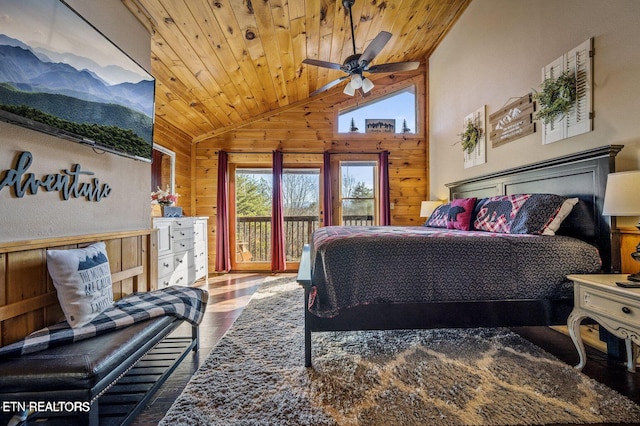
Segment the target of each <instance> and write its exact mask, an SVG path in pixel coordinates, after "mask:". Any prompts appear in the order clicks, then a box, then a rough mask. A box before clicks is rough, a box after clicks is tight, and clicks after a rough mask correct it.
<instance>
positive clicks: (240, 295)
mask: <svg viewBox="0 0 640 426" xmlns="http://www.w3.org/2000/svg"><path fill="white" fill-rule="evenodd" d="M287 276H291V277H294V276H295V274H279V275H268V274H251V273H245V274H227V275H223V276H220V277H213V278H210V279H209V284H208V286H207V289H208V291H209V303H208V307H207V312H206V314H205V317H204V319H203V321H202V323H201V325H200V349H199V350H198V352H197V353H194V354H193V355H191V356H188V357H187V358H186V359H185V360H184V361H183V362H182V363H181V364H180V366H178V368H177V369H176V370H175V371H174V372H173V374H172V375H171V377H169V379H168V380H167V381H166V382H165V383H164V385H163V386H162V387H161V388H160V389H159V390H158V392H157V393H156V394H155V395H154V397H153V398H152V400H151V402H150V403H149V404H148V405H147V407H145V408H144V410H143V411H142V412H141V413H140V414H139V415H138V416H137V417H136V419H135V420H134V422H133V425H137V426H150V425H157V424H158V422H159V421H160V420H161V419H162V418H163V417H164V415H165V413H166V412H167V410H168V409H169V407H171V404H172V403H173V401H174V400H175V399H176V398H177V397H178V395H180V393H181V392H182V389H183V388H184V386H185V385H186V384H187V382H188V381H189V379H190V378H191V376H192V375H193V373H194V372H195V371H196V370H197V369H198V366H199V365H200V363H201V362H202V361H204V359H205V358H206V357H207V355H208V354H209V352H210V351H211V349H212V348H213V347H214V346H215V345H216V343H217V342H218V340H220V338H221V337H222V336H223V335H224V334H225V333H226V332H227V330H228V329H229V328H230V327H231V325H232V324H233V322H234V321H235V319H236V318H237V317H238V316H239V315H240V314H241V313H242V310H243V309H244V307H245V306H246V304H247V303H248V302H249V300H250V298H251V295H252V294H253V293H254V292H255V291H256V290H257V289H258V287H259V286H260V284H262V283H263V282H264V281H265V280H271V279H277V278H281V277H287ZM301 291H302V290H301ZM513 330H514V331H515V332H517V333H518V334H520V335H521V336H523V337H524V338H526V339H527V340H529V341H531V342H533V343H534V344H536V345H538V346H540V347H541V348H543V349H545V350H546V351H547V352H549V353H551V354H553V355H554V356H556V357H557V358H559V359H560V360H562V361H564V362H566V363H568V364H569V365H575V364H577V363H578V354H577V352H576V350H575V348H574V346H573V343H572V342H571V339H570V338H569V337H568V336H566V335H564V334H562V333H559V332H557V331H555V330H552V329H551V328H548V327H521V328H514V329H513ZM176 332H181V333H185V335H189V333H190V328H188V327H185V328H184V330H180V329H179V330H177V331H176ZM587 359H588V361H587V365H586V367H585V368H584V370H583V372H584V373H585V374H586V375H588V376H589V377H591V378H593V379H595V380H597V381H599V382H601V383H603V384H605V385H607V386H609V387H610V388H612V389H614V390H616V391H618V392H620V393H621V394H623V395H625V396H627V397H629V398H630V399H631V400H633V401H634V402H636V403H637V404H640V370H639V371H638V373H635V374H633V373H629V372H627V370H626V367H625V365H624V364H623V363H622V362H614V361H610V360H608V359H607V357H606V355H604V354H603V353H601V352H599V351H597V350H595V349H591V348H588V349H587ZM301 362H302V361H301Z"/></svg>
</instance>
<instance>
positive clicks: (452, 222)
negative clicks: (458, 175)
mask: <svg viewBox="0 0 640 426" xmlns="http://www.w3.org/2000/svg"><path fill="white" fill-rule="evenodd" d="M476 200H477V198H475V197H474V198H457V199H455V200H453V201H451V207H450V208H449V212H448V214H447V228H449V229H459V230H461V231H468V230H470V229H471V217H472V215H473V207H474V206H475V204H476Z"/></svg>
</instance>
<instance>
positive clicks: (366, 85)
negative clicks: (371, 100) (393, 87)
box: [362, 77, 373, 93]
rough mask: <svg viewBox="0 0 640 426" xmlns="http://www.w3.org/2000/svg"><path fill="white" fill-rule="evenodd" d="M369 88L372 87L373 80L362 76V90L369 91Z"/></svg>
mask: <svg viewBox="0 0 640 426" xmlns="http://www.w3.org/2000/svg"><path fill="white" fill-rule="evenodd" d="M371 89H373V82H372V81H371V80H369V79H368V78H366V77H365V78H363V79H362V91H363V92H364V93H369V92H370V91H371Z"/></svg>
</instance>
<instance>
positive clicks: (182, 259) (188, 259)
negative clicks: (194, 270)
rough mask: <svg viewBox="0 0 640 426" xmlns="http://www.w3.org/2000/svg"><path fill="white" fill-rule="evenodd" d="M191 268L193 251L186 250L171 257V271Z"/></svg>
mask: <svg viewBox="0 0 640 426" xmlns="http://www.w3.org/2000/svg"><path fill="white" fill-rule="evenodd" d="M191 267H193V251H192V250H188V251H184V252H181V253H175V254H174V255H173V269H174V270H178V269H187V268H191Z"/></svg>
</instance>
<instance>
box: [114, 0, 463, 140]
mask: <svg viewBox="0 0 640 426" xmlns="http://www.w3.org/2000/svg"><path fill="white" fill-rule="evenodd" d="M470 1H471V0H356V1H355V4H354V5H353V7H352V16H353V21H354V25H355V46H356V50H357V53H362V52H363V50H364V49H365V48H366V47H367V46H368V44H369V43H370V42H371V41H372V40H373V39H374V38H375V36H376V35H378V33H379V32H380V31H388V32H390V33H392V34H393V36H392V37H391V39H390V41H389V42H388V43H387V44H386V46H385V47H384V49H383V50H382V51H381V52H380V54H379V55H378V56H377V57H376V58H375V59H374V60H373V62H372V64H373V65H375V64H382V63H387V62H401V61H424V60H425V58H427V57H428V56H429V54H430V53H431V52H432V51H433V50H434V49H435V47H436V46H437V45H438V43H439V42H440V40H442V38H443V37H444V36H445V34H446V33H447V31H448V30H449V29H450V28H451V26H452V25H453V23H454V22H455V21H456V19H457V18H458V17H459V16H460V14H461V13H462V12H463V11H464V9H465V8H466V7H467V5H468V4H469V2H470ZM122 2H123V3H124V4H125V5H126V6H127V7H128V8H129V10H131V11H132V12H133V13H134V14H135V15H136V17H138V19H139V20H140V22H142V23H143V24H144V25H145V26H146V27H147V29H148V30H149V32H150V33H151V34H152V46H151V53H152V65H151V66H152V70H151V73H152V74H153V75H154V77H155V78H156V117H157V119H159V120H164V121H166V122H167V123H169V124H171V125H173V126H175V127H177V128H178V129H180V130H182V131H183V132H185V133H186V134H187V135H188V136H189V137H191V138H192V139H193V140H194V141H195V142H197V141H200V140H204V139H206V138H208V137H211V136H215V135H218V134H221V133H223V132H226V131H228V130H230V129H234V128H237V127H238V126H241V125H243V124H246V123H249V122H251V121H253V120H256V119H259V118H263V117H267V116H269V115H271V114H274V113H277V112H279V111H282V110H284V109H286V108H290V107H293V106H298V105H301V104H304V103H305V102H309V99H310V98H309V94H310V93H311V92H313V91H314V90H316V89H317V88H319V87H321V86H323V85H325V84H327V83H328V82H330V81H332V80H334V79H336V78H338V77H341V76H343V75H345V74H344V73H343V72H342V71H340V70H331V69H326V68H319V67H315V66H311V65H305V64H303V63H302V61H303V60H304V59H305V58H311V59H321V60H324V61H330V62H334V63H338V64H342V63H343V62H344V60H345V59H346V58H347V57H348V56H349V55H351V54H353V43H352V38H351V27H350V23H349V22H350V21H349V14H348V12H347V10H345V7H344V6H343V4H342V1H341V0H122ZM370 78H371V79H372V80H373V81H374V83H375V75H373V74H372V75H371V76H370ZM343 86H344V84H340V85H338V86H336V87H335V88H334V89H332V90H342V88H343ZM374 90H375V89H374ZM318 96H322V94H321V95H318Z"/></svg>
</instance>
